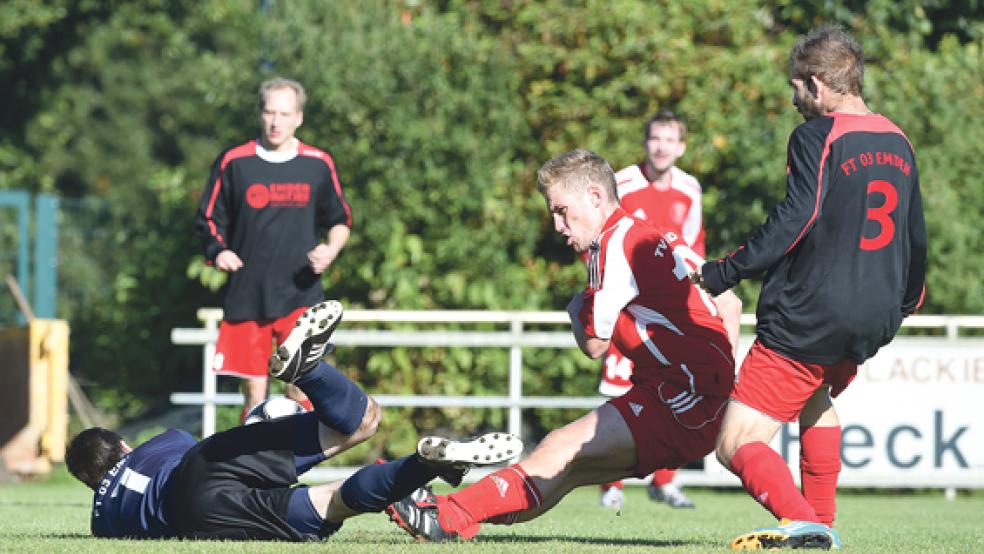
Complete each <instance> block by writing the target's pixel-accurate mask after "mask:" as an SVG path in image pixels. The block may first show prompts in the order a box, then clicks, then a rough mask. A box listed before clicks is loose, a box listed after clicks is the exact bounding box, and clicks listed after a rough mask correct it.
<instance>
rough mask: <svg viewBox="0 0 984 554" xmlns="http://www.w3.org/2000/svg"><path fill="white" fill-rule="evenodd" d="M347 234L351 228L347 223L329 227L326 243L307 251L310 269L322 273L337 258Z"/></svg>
mask: <svg viewBox="0 0 984 554" xmlns="http://www.w3.org/2000/svg"><path fill="white" fill-rule="evenodd" d="M349 235H351V230H350V229H349V228H348V226H347V225H335V226H334V227H332V228H331V229H329V230H328V242H327V244H324V243H322V244H319V245H317V246H315V247H314V248H313V249H311V251H310V252H308V261H309V262H310V263H311V269H312V270H313V271H314V272H315V273H317V274H321V273H324V271H325V270H326V269H328V266H330V265H331V264H332V263H333V262H334V261H335V259H336V258H338V254H339V253H340V252H341V251H342V248H344V247H345V243H347V242H348V239H349Z"/></svg>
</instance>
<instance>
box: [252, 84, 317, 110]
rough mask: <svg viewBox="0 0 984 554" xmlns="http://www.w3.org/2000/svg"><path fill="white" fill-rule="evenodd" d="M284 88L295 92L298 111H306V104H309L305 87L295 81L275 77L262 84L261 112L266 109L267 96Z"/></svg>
mask: <svg viewBox="0 0 984 554" xmlns="http://www.w3.org/2000/svg"><path fill="white" fill-rule="evenodd" d="M282 88H289V89H291V90H293V91H294V94H295V95H296V96H297V111H299V112H303V111H304V103H305V102H307V93H306V92H304V85H302V84H301V83H299V82H298V81H295V80H293V79H285V78H284V77H274V78H273V79H267V80H266V81H263V82H262V83H260V91H259V92H260V111H261V112H262V111H263V108H265V107H266V99H267V94H269V93H270V91H271V90H278V89H282Z"/></svg>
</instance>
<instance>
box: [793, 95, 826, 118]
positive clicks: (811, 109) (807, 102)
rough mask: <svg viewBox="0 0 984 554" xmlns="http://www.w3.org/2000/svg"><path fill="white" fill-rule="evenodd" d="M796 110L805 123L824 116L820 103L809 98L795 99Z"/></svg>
mask: <svg viewBox="0 0 984 554" xmlns="http://www.w3.org/2000/svg"><path fill="white" fill-rule="evenodd" d="M796 110H797V111H798V112H799V113H800V115H802V116H803V119H805V120H806V121H809V120H811V119H816V118H818V117H820V116H822V115H825V114H826V112H825V111H824V109H823V108H822V107H821V106H820V103H819V102H817V101H816V100H814V99H813V98H812V97H809V96H807V97H805V98H797V99H796Z"/></svg>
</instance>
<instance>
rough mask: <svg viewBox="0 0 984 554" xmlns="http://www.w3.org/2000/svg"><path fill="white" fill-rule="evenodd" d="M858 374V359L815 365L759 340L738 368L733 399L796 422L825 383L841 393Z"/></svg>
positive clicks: (835, 392)
mask: <svg viewBox="0 0 984 554" xmlns="http://www.w3.org/2000/svg"><path fill="white" fill-rule="evenodd" d="M857 373H858V364H857V362H855V361H854V360H841V361H839V362H836V363H833V364H811V363H804V362H797V361H796V360H791V359H789V358H787V357H785V356H783V355H782V354H780V353H778V352H776V351H775V350H771V349H770V348H768V347H766V346H765V345H763V344H762V343H761V342H759V341H757V340H756V341H755V344H753V345H752V348H751V349H750V350H749V351H748V354H747V355H746V356H745V361H743V362H742V364H741V369H739V370H738V377H737V379H736V380H735V390H734V392H732V393H731V398H734V399H735V400H737V401H738V402H741V403H742V404H744V405H746V406H748V407H750V408H753V409H755V410H758V411H760V412H762V413H763V414H766V415H767V416H769V417H772V418H774V419H776V420H778V421H783V422H790V421H796V419H797V418H798V417H799V413H800V410H802V409H803V406H805V405H806V401H807V400H809V399H810V397H811V396H813V393H814V392H816V390H817V389H818V388H820V387H821V386H822V385H830V393H831V395H832V396H837V395H838V394H840V393H841V392H843V391H844V389H846V388H847V385H849V384H850V383H851V381H852V380H853V379H854V376H855V375H857Z"/></svg>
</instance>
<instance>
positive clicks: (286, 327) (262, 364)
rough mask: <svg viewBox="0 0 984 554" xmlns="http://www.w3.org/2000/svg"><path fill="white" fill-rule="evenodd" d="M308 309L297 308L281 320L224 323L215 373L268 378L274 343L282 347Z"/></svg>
mask: <svg viewBox="0 0 984 554" xmlns="http://www.w3.org/2000/svg"><path fill="white" fill-rule="evenodd" d="M306 309H307V307H302V308H297V309H296V310H294V311H293V312H291V313H289V314H287V315H285V316H284V317H280V318H277V319H261V320H259V321H235V322H232V321H223V322H222V324H221V325H220V326H219V340H218V342H217V343H216V345H215V358H213V361H212V371H215V372H216V373H218V374H220V375H235V376H237V377H245V378H254V377H266V376H267V371H268V363H269V360H270V354H272V353H273V341H274V340H276V341H277V344H280V343H282V342H283V341H284V340H286V339H287V335H289V334H290V331H291V329H293V328H294V324H295V322H296V321H297V318H298V317H300V316H301V314H302V313H304V310H306Z"/></svg>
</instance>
